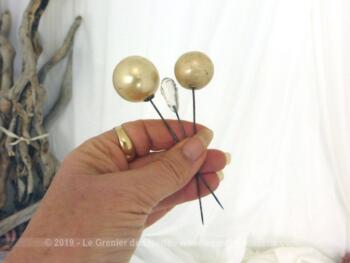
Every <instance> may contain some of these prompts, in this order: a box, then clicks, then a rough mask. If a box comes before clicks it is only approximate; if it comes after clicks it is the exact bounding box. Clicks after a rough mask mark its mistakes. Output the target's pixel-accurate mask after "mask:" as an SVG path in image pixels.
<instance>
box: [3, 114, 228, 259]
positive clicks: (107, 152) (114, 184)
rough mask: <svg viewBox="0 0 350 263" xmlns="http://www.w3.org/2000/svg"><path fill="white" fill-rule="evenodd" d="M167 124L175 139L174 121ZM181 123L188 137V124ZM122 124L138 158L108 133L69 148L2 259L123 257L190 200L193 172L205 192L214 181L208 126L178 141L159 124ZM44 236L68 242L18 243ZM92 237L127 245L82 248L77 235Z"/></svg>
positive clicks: (221, 157) (222, 161) (217, 165)
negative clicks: (61, 244) (60, 244)
mask: <svg viewBox="0 0 350 263" xmlns="http://www.w3.org/2000/svg"><path fill="white" fill-rule="evenodd" d="M169 124H170V126H171V127H172V128H173V129H174V131H175V132H176V133H177V135H178V136H179V137H180V134H181V132H180V130H179V127H178V123H177V121H169ZM184 126H185V130H186V133H187V134H191V131H192V124H191V123H187V122H184ZM123 128H124V130H125V131H126V132H127V134H128V135H129V137H130V138H131V140H132V141H133V143H134V146H135V148H136V153H137V157H136V158H135V159H134V160H133V161H132V162H129V163H128V162H127V160H126V158H125V155H124V153H123V151H122V150H121V148H120V147H119V144H118V140H117V138H116V135H115V133H114V131H108V132H106V133H104V134H102V135H99V136H97V137H95V138H92V139H90V140H88V141H86V142H85V143H83V144H82V145H81V146H79V147H78V148H77V149H75V150H74V151H73V152H72V153H71V154H69V155H68V156H67V158H66V159H65V160H64V162H63V163H62V166H61V168H60V170H59V172H58V173H57V175H56V176H55V178H54V180H53V182H52V184H51V186H50V188H49V190H48V192H47V194H46V195H45V197H44V199H43V200H42V203H41V205H40V208H39V209H38V211H37V213H36V214H35V215H34V217H33V218H32V220H31V222H30V224H29V225H28V227H27V230H26V231H25V233H24V234H23V236H22V238H21V239H20V240H19V241H18V243H17V245H16V246H15V248H14V249H13V251H12V252H11V253H10V256H9V257H8V258H7V260H8V262H26V260H25V259H28V257H29V254H30V258H31V260H32V261H33V262H34V261H35V262H41V261H43V262H44V261H45V262H47V261H50V262H62V260H64V262H128V261H129V260H130V258H131V256H132V253H133V251H134V249H135V246H134V245H135V241H137V240H138V239H139V238H140V236H141V234H142V231H143V230H144V228H145V227H147V226H149V225H151V224H153V223H154V222H156V221H157V220H159V219H160V218H161V217H162V216H164V215H165V214H166V213H167V212H168V211H170V210H171V209H172V208H173V207H174V206H176V205H178V204H180V203H183V202H186V201H190V200H193V199H196V198H197V189H196V182H195V180H194V178H193V177H194V175H195V174H196V172H197V171H199V170H200V171H201V173H202V176H203V177H204V179H205V180H206V181H207V182H208V184H209V185H210V187H211V188H212V189H216V188H217V186H218V185H219V178H218V176H217V172H218V171H220V170H222V169H223V168H224V167H225V165H226V163H227V162H228V161H227V157H226V156H225V154H224V153H223V152H221V151H218V150H207V146H208V144H209V143H210V141H211V139H212V132H211V131H210V130H208V129H207V128H205V127H203V126H198V134H197V135H195V136H193V137H192V138H188V139H184V140H183V141H181V142H180V143H178V144H177V145H174V142H173V140H172V138H171V137H170V135H169V134H168V131H167V130H166V129H165V128H164V125H163V123H162V122H161V121H155V120H149V121H136V122H129V123H126V124H124V125H123ZM200 189H201V190H200V192H201V195H202V196H204V195H207V194H208V193H209V192H208V190H207V189H206V188H205V187H204V185H202V184H201V185H200ZM48 238H49V239H50V240H55V239H67V240H70V239H73V246H72V247H69V246H68V247H67V246H65V247H53V246H49V247H45V246H38V247H35V248H33V247H31V248H28V247H27V248H25V246H26V245H28V242H30V240H33V239H35V240H46V239H48ZM97 238H98V239H99V240H115V239H118V240H126V241H132V243H127V244H125V245H123V246H121V247H120V246H113V247H97V246H96V244H94V245H93V246H92V247H89V249H86V248H82V247H81V246H82V244H81V243H82V242H83V241H84V240H92V239H93V240H95V239H97ZM77 242H79V244H77ZM131 244H132V245H131ZM29 245H30V244H29ZM42 245H44V244H42ZM28 249H30V250H28ZM21 260H22V261H21Z"/></svg>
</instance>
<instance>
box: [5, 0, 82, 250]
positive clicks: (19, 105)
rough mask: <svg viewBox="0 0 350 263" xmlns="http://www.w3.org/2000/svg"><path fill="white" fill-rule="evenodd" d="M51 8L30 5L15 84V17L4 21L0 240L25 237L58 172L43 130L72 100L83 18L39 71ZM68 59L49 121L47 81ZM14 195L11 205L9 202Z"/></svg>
mask: <svg viewBox="0 0 350 263" xmlns="http://www.w3.org/2000/svg"><path fill="white" fill-rule="evenodd" d="M48 4H49V0H30V1H29V4H28V6H27V8H26V9H25V11H24V14H23V18H22V21H21V23H20V27H19V35H18V40H19V44H20V45H19V48H20V50H19V51H20V53H21V54H22V59H23V60H22V68H21V71H20V74H19V75H18V77H17V78H16V79H14V74H13V71H14V59H15V55H16V52H15V49H14V46H13V45H12V43H11V41H10V39H9V35H10V31H11V14H10V12H8V11H6V12H4V13H2V14H1V15H0V220H1V221H0V236H2V235H4V234H5V233H6V232H8V231H10V230H13V229H16V231H15V232H16V233H17V232H18V231H19V232H21V231H23V229H22V228H23V227H21V228H19V225H21V224H22V223H24V222H26V221H28V220H29V219H30V217H31V215H32V214H33V212H34V211H35V209H36V207H37V202H38V200H40V199H41V198H42V196H43V195H44V193H45V192H46V190H47V188H48V186H49V184H50V182H51V180H52V178H53V176H54V175H55V173H56V171H57V169H58V166H59V162H58V161H57V159H56V158H55V156H54V155H53V154H52V153H51V151H50V145H49V140H48V138H47V137H48V134H47V131H46V129H45V125H44V124H49V123H52V121H53V120H54V119H56V118H57V116H58V115H59V114H60V113H61V112H62V111H63V110H64V108H65V107H66V105H67V104H68V102H69V100H70V98H71V94H72V57H73V56H72V47H73V42H74V37H75V34H76V32H77V30H78V28H79V26H80V24H81V17H77V18H76V19H75V20H74V22H73V24H72V26H71V28H70V29H69V31H68V33H67V35H66V37H65V39H64V41H63V44H62V46H61V47H60V48H59V49H58V50H57V51H56V52H55V53H54V55H53V56H52V57H51V58H50V59H49V60H48V61H47V62H46V63H44V65H43V66H42V67H41V68H40V69H38V59H39V57H40V55H41V54H42V51H43V46H42V43H41V38H40V34H39V32H38V28H39V24H40V20H41V18H42V16H43V14H44V11H45V9H46V8H47V5H48ZM68 55H69V59H68V62H67V67H66V72H65V74H64V79H63V80H62V84H61V87H60V93H59V97H58V99H57V101H56V102H55V103H54V106H53V108H52V109H51V111H50V112H49V113H48V115H47V116H46V117H45V116H44V111H43V108H44V105H45V103H46V99H47V98H46V96H47V89H46V87H45V86H46V85H49V84H47V83H45V79H46V76H47V75H48V73H49V72H50V70H51V69H53V67H54V66H55V65H57V64H58V63H60V62H61V61H62V60H63V59H64V58H65V57H67V56H68ZM44 122H45V123H44ZM10 193H11V196H12V197H11V202H12V203H10V201H9V200H10V199H7V195H8V194H10ZM12 199H14V200H12ZM25 207H27V208H25ZM9 214H12V215H10V216H9V217H6V216H8V215H9ZM11 233H12V234H13V232H10V233H8V234H7V236H13V235H12V234H11ZM17 234H18V233H17ZM19 234H20V233H19ZM0 250H1V248H0Z"/></svg>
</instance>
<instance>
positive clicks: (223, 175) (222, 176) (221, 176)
mask: <svg viewBox="0 0 350 263" xmlns="http://www.w3.org/2000/svg"><path fill="white" fill-rule="evenodd" d="M216 175H217V176H218V178H219V181H220V182H221V181H222V180H224V177H225V174H224V172H223V171H219V172H217V173H216Z"/></svg>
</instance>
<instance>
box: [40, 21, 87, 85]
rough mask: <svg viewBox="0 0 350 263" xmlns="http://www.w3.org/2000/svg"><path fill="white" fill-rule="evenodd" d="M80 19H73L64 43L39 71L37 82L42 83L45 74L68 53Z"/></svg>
mask: <svg viewBox="0 0 350 263" xmlns="http://www.w3.org/2000/svg"><path fill="white" fill-rule="evenodd" d="M81 21H82V18H81V17H80V16H79V17H77V18H76V19H75V21H74V23H73V24H72V26H71V28H70V30H69V32H68V34H67V36H66V38H65V40H64V42H63V45H62V46H61V48H60V49H58V50H57V51H56V53H55V54H54V55H53V56H52V57H51V58H50V59H49V61H48V62H47V63H46V64H45V65H44V66H43V67H42V68H41V69H40V71H39V74H38V75H39V82H40V83H44V82H45V79H46V76H47V73H48V72H49V71H50V70H51V69H52V68H53V67H54V66H55V65H56V64H58V63H59V62H61V61H62V59H64V58H65V57H66V56H67V54H68V52H69V51H70V50H71V48H72V45H73V41H74V36H75V33H76V32H77V30H78V28H79V26H80V24H81Z"/></svg>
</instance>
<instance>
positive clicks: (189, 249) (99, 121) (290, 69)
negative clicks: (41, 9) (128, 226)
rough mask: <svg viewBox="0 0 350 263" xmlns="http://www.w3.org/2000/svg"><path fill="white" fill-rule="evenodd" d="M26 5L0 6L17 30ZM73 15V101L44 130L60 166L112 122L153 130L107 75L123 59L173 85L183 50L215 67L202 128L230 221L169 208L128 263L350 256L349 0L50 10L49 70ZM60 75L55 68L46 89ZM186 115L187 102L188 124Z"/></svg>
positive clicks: (184, 102) (66, 5)
mask: <svg viewBox="0 0 350 263" xmlns="http://www.w3.org/2000/svg"><path fill="white" fill-rule="evenodd" d="M27 2H28V0H16V1H12V0H2V1H1V9H2V10H4V9H6V8H9V9H10V10H11V11H12V12H14V14H15V16H16V18H15V19H14V20H15V21H14V22H15V24H14V29H15V28H16V27H17V26H18V23H19V19H18V18H19V16H20V14H21V13H22V12H23V9H24V7H25V5H26V4H27ZM78 14H79V15H82V16H83V18H84V23H83V25H82V27H81V29H80V31H79V33H78V36H77V40H76V42H75V53H74V98H73V101H72V103H71V104H70V105H69V107H68V108H67V110H66V111H65V112H64V114H63V115H62V117H61V118H60V120H59V121H58V122H57V123H56V124H55V125H54V127H53V128H52V129H51V131H50V134H51V136H52V147H53V148H54V150H55V152H56V154H57V156H58V157H59V158H60V159H62V158H63V157H64V155H65V154H66V153H67V152H69V151H70V150H71V149H72V148H74V147H75V146H77V145H78V144H80V143H81V142H82V141H83V140H85V139H87V138H89V137H91V136H94V135H96V134H98V133H100V132H102V131H104V130H106V129H110V128H112V127H113V126H116V125H117V124H119V123H122V122H125V121H128V120H134V119H139V118H156V117H157V116H156V115H155V113H154V112H153V110H152V108H151V107H150V106H149V105H148V104H133V105H132V104H129V103H126V102H124V101H123V100H121V99H120V98H119V97H118V96H117V95H116V94H115V92H114V90H113V87H112V81H111V78H112V77H111V76H112V71H113V68H114V66H115V64H116V63H117V62H118V61H119V60H120V59H122V58H123V57H125V56H128V55H132V54H139V55H143V56H146V57H148V58H149V59H151V60H152V61H153V62H154V63H155V64H156V65H157V67H158V69H159V71H160V74H161V76H162V77H166V76H170V77H173V66H174V63H175V61H176V59H177V57H178V56H179V55H181V54H182V53H183V52H186V51H189V50H202V51H205V52H207V53H208V54H209V55H210V56H211V58H212V59H213V61H214V63H215V66H216V72H215V77H214V79H213V81H212V83H211V84H210V85H209V87H208V88H206V89H204V90H202V91H200V92H198V102H199V105H198V108H199V111H198V120H200V122H202V123H203V124H206V125H208V126H209V127H212V128H214V130H215V131H216V132H215V134H216V137H215V139H214V142H213V147H219V148H221V149H223V150H226V151H229V152H231V153H232V157H233V158H232V165H231V166H230V167H229V168H227V169H226V178H225V180H224V182H223V184H222V185H221V187H220V189H219V190H218V195H219V196H220V198H221V199H222V201H223V202H224V206H225V210H224V211H221V210H219V209H218V208H217V206H216V204H215V203H214V202H213V201H212V200H211V199H210V198H206V199H205V200H204V205H205V207H204V209H205V216H206V225H205V227H202V226H201V225H200V218H199V213H198V212H197V210H198V207H197V202H193V203H190V204H187V205H183V206H181V207H178V208H176V209H175V210H174V211H173V212H171V213H170V214H169V215H168V216H167V217H166V218H165V219H164V220H162V221H161V222H160V223H159V224H156V225H154V226H153V227H151V228H149V229H148V230H147V231H146V232H145V234H144V237H143V239H142V241H143V243H142V245H141V246H140V247H139V249H138V250H137V252H136V256H135V258H134V259H133V262H165V260H164V258H166V262H188V263H191V262H240V261H241V259H242V257H243V255H244V254H245V249H246V245H247V246H249V247H251V248H256V249H263V248H270V247H277V246H307V247H313V248H316V249H318V250H319V251H321V252H322V253H324V255H326V256H328V257H331V258H333V259H334V260H338V259H339V257H340V256H342V255H343V254H344V253H345V251H346V249H349V248H350V230H349V227H350V225H349V223H350V215H349V211H350V210H349V208H350V204H349V203H350V194H349V193H350V179H349V175H350V126H349V120H350V106H349V102H350V92H349V87H350V74H349V70H350V51H349V50H350V37H349V36H350V29H349V26H348V25H349V23H350V3H349V1H348V0H293V1H290V0H263V1H262V0H231V1H229V0H222V1H217V0H202V1H198V0H197V1H195V0H177V1H170V0H148V1H142V0H128V1H122V0H114V1H112V0H104V1H95V0H75V1H71V0H52V1H51V4H50V6H49V8H48V11H47V13H46V15H45V17H44V19H43V21H42V25H41V30H42V32H43V34H42V36H43V39H44V40H45V41H44V44H45V48H46V49H45V53H44V57H48V56H49V55H50V54H51V53H52V52H53V50H54V49H55V48H57V47H58V46H59V45H60V43H61V40H62V39H63V36H64V34H65V32H66V31H67V28H68V26H69V24H70V23H71V22H72V20H73V17H74V16H75V15H78ZM12 37H13V39H15V38H16V35H15V34H13V36H12ZM17 62H18V65H20V60H18V61H17ZM60 74H62V67H57V68H56V72H55V73H54V74H52V78H51V81H53V83H54V85H53V87H54V88H55V87H56V86H57V84H56V83H57V79H59V78H57V75H60ZM50 94H51V95H50V96H53V95H54V94H55V92H54V90H52V91H51V92H50ZM156 102H157V104H158V105H161V109H162V111H163V112H167V113H168V117H171V114H170V112H168V111H167V109H166V107H165V105H164V103H163V101H162V100H161V98H159V96H158V98H157V99H156ZM190 106H191V103H190V94H189V93H188V92H186V91H181V114H182V115H183V116H185V117H186V118H188V119H189V118H190V113H191V112H190V110H191V107H190ZM165 241H168V242H171V244H169V243H168V245H165V246H164V243H163V246H161V247H157V244H158V245H159V243H160V242H165ZM146 242H147V243H146ZM182 242H187V244H182V245H183V246H179V243H182ZM315 258H316V257H315ZM252 262H253V261H252ZM254 262H260V261H254ZM269 262H270V261H269ZM271 262H272V261H271ZM281 262H292V261H287V260H285V259H284V260H283V259H282V261H281ZM293 262H294V261H293ZM307 262H328V261H322V260H320V261H307Z"/></svg>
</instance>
